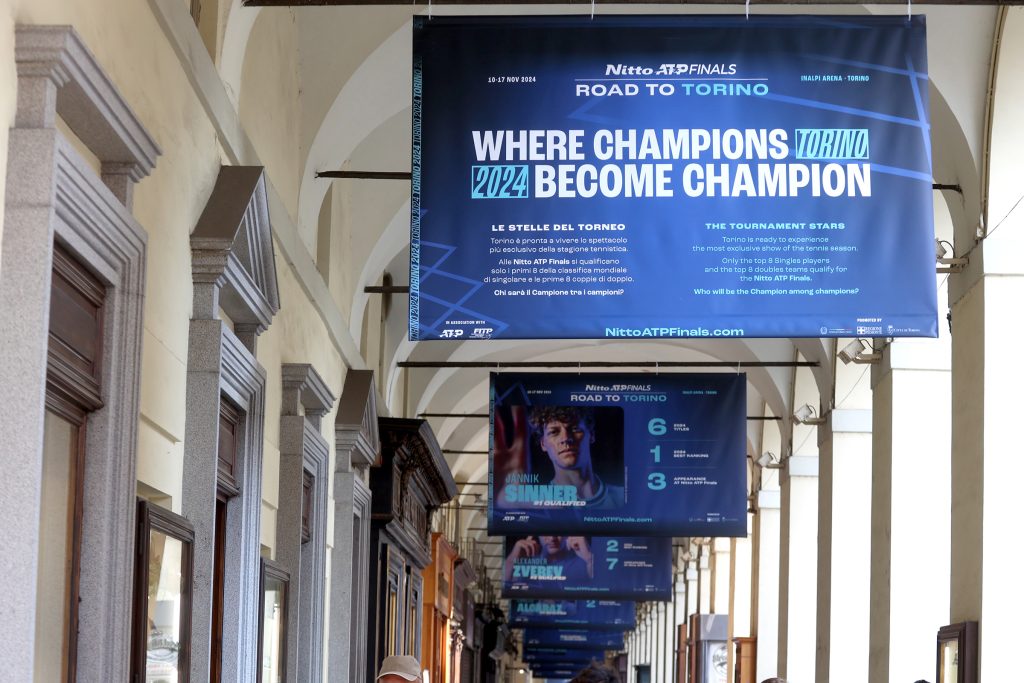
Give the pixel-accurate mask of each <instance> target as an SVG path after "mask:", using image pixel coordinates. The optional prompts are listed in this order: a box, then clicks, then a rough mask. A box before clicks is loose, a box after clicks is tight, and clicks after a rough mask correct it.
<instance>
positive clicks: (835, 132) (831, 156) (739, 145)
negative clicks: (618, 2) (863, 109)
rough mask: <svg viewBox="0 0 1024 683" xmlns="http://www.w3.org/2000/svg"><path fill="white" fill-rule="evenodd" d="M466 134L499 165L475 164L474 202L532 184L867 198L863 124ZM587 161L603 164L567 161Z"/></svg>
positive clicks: (552, 188)
mask: <svg viewBox="0 0 1024 683" xmlns="http://www.w3.org/2000/svg"><path fill="white" fill-rule="evenodd" d="M472 137H473V148H474V153H475V156H476V161H477V162H485V163H486V162H497V163H495V165H478V166H473V169H472V178H473V189H472V196H473V198H475V199H486V198H511V199H519V198H527V197H529V196H531V193H530V187H531V185H532V190H533V192H532V196H534V197H537V198H553V197H557V198H574V197H582V198H589V197H595V196H602V197H674V196H675V195H676V189H677V186H676V183H678V184H679V185H678V186H679V189H681V190H682V192H683V193H684V194H685V195H686V196H688V197H796V196H801V195H809V196H812V197H870V196H871V164H870V163H869V162H868V159H869V157H870V144H869V139H868V130H867V129H865V128H797V129H795V130H793V131H792V133H791V132H790V131H788V130H785V129H782V128H772V129H767V128H745V129H739V128H727V129H699V128H692V129H691V128H683V129H660V130H658V129H650V128H649V129H643V130H636V129H615V130H610V129H600V130H596V131H593V132H588V131H584V130H483V131H480V130H475V131H472ZM590 160H594V161H597V162H603V163H578V164H577V163H563V162H587V161H590ZM679 161H683V162H703V163H683V164H676V163H675V162H679ZM500 162H530V165H504V164H501V163H500ZM547 162H559V163H556V164H552V163H547ZM531 167H532V171H533V173H532V176H533V181H532V184H531V183H530V180H529V176H530V169H531Z"/></svg>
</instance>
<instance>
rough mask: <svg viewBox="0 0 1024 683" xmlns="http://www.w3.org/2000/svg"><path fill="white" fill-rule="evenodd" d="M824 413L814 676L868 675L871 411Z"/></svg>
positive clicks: (823, 682) (824, 681)
mask: <svg viewBox="0 0 1024 683" xmlns="http://www.w3.org/2000/svg"><path fill="white" fill-rule="evenodd" d="M827 420H828V421H827V422H826V423H825V424H824V425H822V427H821V428H820V429H819V430H818V457H819V461H818V464H819V468H820V471H819V475H818V529H819V533H818V539H819V540H818V619H817V658H816V662H815V681H816V682H817V683H829V681H865V680H867V677H868V657H867V652H868V611H869V610H868V603H869V598H870V586H871V581H870V577H871V553H870V548H871V515H870V514H869V511H870V510H871V411H870V410H853V409H836V410H833V411H832V412H831V413H829V414H828V416H827ZM833 644H834V645H835V649H836V656H835V657H832V648H833Z"/></svg>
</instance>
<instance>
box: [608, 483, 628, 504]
mask: <svg viewBox="0 0 1024 683" xmlns="http://www.w3.org/2000/svg"><path fill="white" fill-rule="evenodd" d="M606 495H607V497H608V501H609V503H608V504H609V505H616V506H618V505H625V503H626V487H624V486H609V487H607V494H606Z"/></svg>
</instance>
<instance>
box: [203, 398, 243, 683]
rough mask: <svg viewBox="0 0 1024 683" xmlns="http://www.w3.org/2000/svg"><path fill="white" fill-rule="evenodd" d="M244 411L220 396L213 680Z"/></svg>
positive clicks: (219, 663)
mask: <svg viewBox="0 0 1024 683" xmlns="http://www.w3.org/2000/svg"><path fill="white" fill-rule="evenodd" d="M241 414H242V413H241V411H240V410H239V409H238V408H237V407H235V405H234V404H232V403H231V401H229V400H227V399H226V398H224V397H223V396H221V400H220V426H219V431H218V435H217V501H216V509H215V512H214V531H213V612H212V614H211V620H210V624H211V628H210V681H211V683H215V682H217V681H220V680H221V671H222V668H223V659H224V579H225V575H226V564H225V559H226V556H227V546H228V537H227V526H228V505H229V504H230V501H231V499H232V498H234V497H235V496H237V495H238V481H237V479H236V464H237V462H238V437H239V435H240V433H241V428H240V426H241Z"/></svg>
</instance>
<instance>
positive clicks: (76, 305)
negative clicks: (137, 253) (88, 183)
mask: <svg viewBox="0 0 1024 683" xmlns="http://www.w3.org/2000/svg"><path fill="white" fill-rule="evenodd" d="M50 286H51V290H50V328H49V340H48V343H47V374H46V413H45V415H44V422H43V429H44V432H43V473H42V474H43V476H42V496H41V500H42V510H41V514H40V529H39V564H38V566H39V569H38V575H39V585H40V586H41V587H45V589H43V590H40V591H39V592H38V594H37V597H36V608H37V615H38V616H37V619H36V642H37V643H54V644H58V647H57V649H56V651H57V652H59V653H60V656H59V657H54V656H53V652H54V650H53V649H45V648H37V649H36V671H37V672H40V673H41V674H43V675H44V678H46V680H53V681H73V680H75V676H76V673H75V672H76V660H77V651H78V605H79V597H78V594H79V577H80V574H81V562H82V520H83V517H84V514H85V510H84V491H83V488H84V483H85V451H86V449H85V432H86V422H87V419H88V414H89V413H90V412H92V411H94V410H96V409H97V408H100V407H101V406H102V405H103V404H102V401H101V398H100V355H101V354H100V350H101V349H102V348H103V304H104V300H105V295H106V289H105V287H104V286H103V283H102V282H101V281H99V280H98V279H97V278H96V277H95V276H94V275H93V274H92V273H91V272H89V271H88V270H87V269H86V268H84V267H83V266H82V265H81V264H80V263H79V262H78V261H77V260H75V258H74V257H73V256H71V255H70V254H69V253H68V252H67V251H66V250H65V249H64V248H63V247H62V246H61V245H59V244H55V245H54V252H53V276H52V278H51V285H50Z"/></svg>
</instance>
